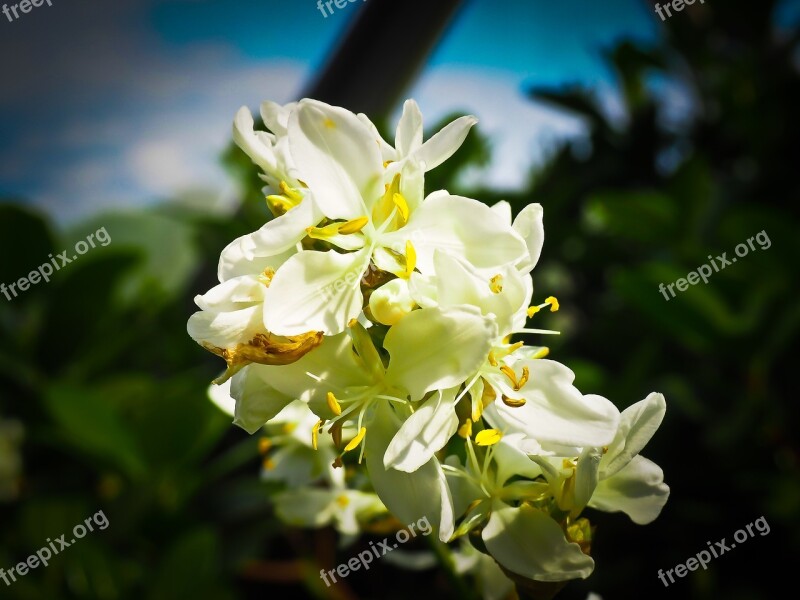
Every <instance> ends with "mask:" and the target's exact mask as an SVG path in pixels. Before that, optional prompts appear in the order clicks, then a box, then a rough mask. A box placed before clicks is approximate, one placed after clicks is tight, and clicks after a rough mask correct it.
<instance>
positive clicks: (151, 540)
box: [0, 0, 800, 600]
mask: <svg viewBox="0 0 800 600" xmlns="http://www.w3.org/2000/svg"><path fill="white" fill-rule="evenodd" d="M693 8H694V9H695V10H692V11H686V12H684V13H683V14H681V15H680V16H679V18H672V19H670V20H669V21H668V22H667V23H666V24H665V29H664V32H665V38H664V40H663V43H662V44H659V45H657V46H655V47H647V48H645V47H639V46H636V45H634V44H632V43H630V42H621V43H619V44H618V45H616V46H615V47H613V48H611V49H609V50H608V51H607V52H606V57H607V60H608V62H609V65H610V66H611V67H612V68H613V69H614V71H615V73H616V75H617V78H618V83H619V85H618V93H619V95H620V98H621V99H622V105H623V108H624V117H623V118H621V119H620V118H615V119H612V118H610V117H609V116H608V114H607V110H606V109H605V108H604V107H605V106H606V103H604V102H603V98H601V97H599V96H597V95H596V94H595V93H593V91H592V90H587V89H582V88H580V87H574V88H570V89H558V90H551V89H533V90H531V96H532V97H534V98H536V99H537V100H539V101H545V102H548V103H551V104H553V105H555V106H558V107H561V108H563V109H565V110H568V111H569V112H571V113H573V114H575V115H578V116H580V117H581V118H582V119H584V120H585V122H586V124H587V125H588V127H589V132H590V133H589V137H588V139H584V140H580V141H575V142H573V143H570V144H567V145H565V146H564V147H563V148H561V149H559V150H558V151H557V152H556V153H555V154H554V155H553V156H552V157H551V159H550V160H549V161H548V163H547V164H546V165H545V166H544V167H543V168H540V169H537V170H535V171H534V172H532V174H531V179H530V186H529V189H527V190H525V191H524V192H519V193H513V194H502V195H501V194H498V193H497V192H496V191H494V190H491V189H474V188H465V187H464V185H463V184H461V183H460V182H463V181H464V179H463V178H462V177H461V175H462V173H463V171H464V170H465V169H466V168H474V167H475V166H476V165H479V164H482V163H485V162H486V160H487V158H488V156H489V149H488V148H489V146H488V142H487V140H486V139H485V138H483V137H482V136H481V135H480V134H479V133H478V134H475V133H474V134H472V135H471V136H470V138H469V139H468V141H467V143H466V144H465V146H464V148H462V150H460V151H459V152H458V153H457V155H456V156H455V157H454V158H453V159H452V160H451V161H450V162H448V163H446V164H445V165H444V166H442V167H441V168H439V169H437V170H436V171H434V172H432V173H431V174H430V175H429V178H428V184H427V187H428V189H431V190H432V189H438V188H448V189H449V190H451V191H452V192H459V193H465V194H468V195H471V196H473V197H476V198H479V199H481V200H483V201H485V202H487V203H490V204H491V203H494V202H496V201H498V200H501V199H505V200H508V201H510V202H511V203H512V205H513V206H514V208H515V210H519V209H520V208H521V207H522V206H524V205H525V204H527V203H529V202H541V203H542V205H543V206H544V208H545V230H546V236H547V241H546V244H545V249H544V254H543V257H542V260H541V262H540V264H539V266H538V267H537V269H536V271H535V273H534V283H535V286H536V288H535V289H536V296H535V297H536V298H537V299H543V298H544V297H546V296H548V295H551V294H553V295H556V296H557V297H558V298H559V300H560V302H561V307H562V308H561V311H560V312H558V313H556V314H554V315H551V314H549V313H542V314H540V315H538V316H537V317H536V318H537V319H541V322H540V323H541V324H542V325H543V326H546V327H553V328H556V329H560V330H561V331H562V332H563V335H562V336H560V337H559V338H558V339H553V338H548V339H547V340H546V341H547V342H551V344H550V346H551V349H552V357H553V358H555V359H556V360H560V361H563V362H565V363H566V364H568V365H570V366H571V367H572V368H573V369H574V370H575V371H576V373H577V384H578V386H579V387H580V388H581V389H582V390H585V391H586V392H592V393H599V394H602V395H604V396H607V397H609V398H611V399H612V400H613V401H614V402H616V403H617V404H618V406H619V407H620V408H624V407H626V406H628V405H630V404H632V403H633V402H635V401H638V400H640V399H642V398H644V397H645V395H646V394H647V393H648V392H650V391H652V390H658V391H661V392H663V393H664V394H665V395H666V397H667V401H668V407H669V408H668V413H667V418H666V420H665V423H664V425H663V426H662V428H661V429H660V430H659V432H658V433H657V435H656V436H655V438H654V439H653V441H652V442H651V443H650V445H649V446H648V447H647V448H646V449H645V452H644V454H645V455H646V456H648V457H649V458H651V459H653V460H655V461H656V462H657V463H658V464H659V465H661V466H662V467H663V468H664V471H665V474H666V478H667V482H668V483H669V484H670V486H671V487H672V497H671V499H670V502H669V503H668V504H667V507H666V509H665V511H664V513H663V514H662V516H661V517H660V519H659V520H657V521H656V522H655V523H654V524H652V525H649V526H647V527H637V526H635V525H633V524H631V523H630V522H629V521H628V520H627V519H626V518H625V517H623V516H621V515H602V514H598V513H591V515H590V516H591V518H592V520H593V522H594V523H596V524H597V525H598V530H597V534H596V542H595V546H594V550H593V553H594V556H595V557H596V559H597V570H596V572H595V574H594V575H593V576H592V577H591V578H590V579H589V580H588V581H586V582H578V583H574V584H572V585H570V586H568V588H567V589H566V590H565V591H564V593H563V595H562V596H561V597H563V598H565V599H569V598H581V599H582V598H585V597H586V593H587V591H588V590H594V591H596V592H599V593H601V594H602V595H604V597H605V598H607V599H608V598H611V599H614V598H633V597H635V598H652V597H661V595H664V596H667V595H672V596H676V597H681V598H688V599H698V600H699V599H715V598H726V599H742V600H744V599H757V598H766V597H772V595H773V591H772V590H771V587H772V585H773V584H772V581H773V579H774V578H776V577H780V576H779V575H777V568H779V567H780V566H782V565H783V564H789V561H790V558H791V557H793V556H795V555H796V551H795V549H796V548H797V547H798V544H800V523H799V522H798V510H799V509H800V460H799V454H798V435H797V431H798V409H797V404H796V401H795V394H794V389H793V385H792V384H791V383H790V377H789V376H790V374H791V369H792V368H793V362H794V353H793V351H794V350H796V340H797V333H798V327H800V306H799V305H798V303H797V297H798V279H797V265H798V264H799V262H800V236H798V235H797V234H796V229H797V225H798V219H797V214H798V208H797V207H798V202H800V183H799V180H798V178H797V176H796V170H797V167H798V164H800V161H798V159H799V158H800V152H799V151H798V149H797V139H798V137H799V134H800V121H799V120H798V114H797V108H798V106H800V78H799V77H798V62H800V59H798V57H799V56H800V48H798V40H800V31H798V30H797V29H791V30H790V29H785V28H784V29H780V28H777V27H776V26H775V24H774V8H775V2H773V1H772V0H767V1H764V2H759V3H754V2H746V1H744V0H733V1H726V2H725V3H724V4H723V3H722V2H715V3H713V6H712V5H711V3H706V4H705V5H704V6H702V7H701V6H695V7H693ZM677 97H683V98H688V99H689V101H688V102H687V103H686V110H684V111H683V112H682V113H681V112H680V111H678V113H677V114H676V111H675V110H674V108H675V103H674V99H675V98H677ZM520 126H524V124H520ZM432 129H435V128H432ZM225 162H226V164H227V165H228V166H229V167H231V170H232V172H233V173H234V174H235V176H236V177H238V178H239V179H241V180H242V181H244V182H245V183H246V189H247V191H246V193H245V194H244V198H243V203H242V206H241V208H240V210H239V212H238V214H237V215H236V216H235V218H230V217H227V216H212V215H209V214H206V213H204V212H202V211H199V210H191V209H188V208H185V207H182V208H179V207H175V206H165V207H162V208H159V209H155V210H151V211H149V212H146V213H115V214H108V215H103V216H98V217H97V218H95V219H93V220H92V221H91V222H89V223H84V224H82V225H81V226H79V227H76V228H74V229H72V230H70V231H66V232H57V231H56V230H55V229H54V228H53V227H52V225H51V224H50V223H49V222H48V221H47V220H46V219H45V218H44V217H42V216H41V215H37V214H34V213H32V212H30V211H28V210H27V209H25V208H21V207H20V206H18V205H17V204H15V203H13V202H9V203H6V204H4V205H2V206H0V256H2V261H0V281H2V282H6V283H9V282H12V281H15V280H17V279H18V278H19V277H21V276H24V275H25V274H27V273H28V272H29V271H31V270H33V269H35V268H36V267H37V266H38V265H39V264H41V263H42V262H44V261H45V260H46V257H47V256H48V254H51V253H52V254H54V255H55V254H57V253H59V252H61V251H62V250H63V249H64V248H71V247H72V246H73V245H74V243H75V242H76V241H78V240H80V239H83V238H84V237H85V236H86V235H87V234H88V233H90V232H93V231H96V230H97V229H98V228H99V227H106V229H107V231H108V234H109V235H110V237H111V239H112V243H111V244H110V245H109V246H108V247H103V248H98V249H94V250H91V251H90V252H89V253H87V254H86V255H85V256H82V257H81V258H80V259H79V260H78V261H76V262H75V263H74V264H71V265H69V267H68V268H65V269H64V270H63V271H60V272H58V273H57V274H56V275H55V276H54V277H53V281H52V282H51V283H49V284H46V285H45V284H39V285H37V286H34V287H33V288H32V289H31V290H29V291H27V292H25V293H24V294H22V295H21V296H20V297H19V298H16V299H14V300H12V301H11V302H8V301H6V299H5V298H2V297H0V336H1V337H0V339H1V340H2V342H0V422H1V421H2V420H6V422H10V421H9V420H10V419H13V420H15V421H17V422H20V423H22V424H23V427H24V439H23V440H22V441H21V446H20V450H21V456H22V463H23V464H22V471H21V474H20V476H19V478H18V483H19V493H18V494H17V495H16V497H15V498H13V499H11V498H3V497H0V567H2V568H6V569H8V568H10V567H12V566H13V565H15V564H17V563H18V562H19V561H21V560H24V559H25V558H26V557H27V556H28V555H29V554H31V553H33V552H35V551H36V550H37V549H38V548H39V547H41V546H43V545H44V543H45V540H46V539H47V538H57V537H58V536H60V535H61V534H62V533H68V532H70V531H71V530H72V527H73V525H75V524H77V523H80V522H82V521H83V520H84V519H86V518H87V517H90V516H91V515H93V514H95V513H96V512H98V511H100V510H103V511H104V513H105V514H106V515H107V517H108V519H109V521H110V526H109V527H108V529H106V530H104V531H95V532H93V533H91V534H89V535H88V536H87V537H86V538H84V539H82V540H80V541H79V542H77V544H76V545H75V547H72V548H69V549H67V550H65V551H64V552H63V554H62V555H59V556H57V557H56V558H54V559H53V560H52V563H51V566H50V567H49V568H47V569H43V568H41V567H40V568H39V569H37V570H35V571H34V572H33V573H31V574H28V575H26V576H25V577H22V578H20V579H19V580H18V581H17V582H16V583H15V584H13V585H12V586H11V587H6V586H5V585H4V584H3V583H2V582H0V597H3V598H6V597H7V598H16V599H22V600H27V599H40V598H47V599H55V600H58V599H62V598H63V599H94V598H98V599H109V600H111V599H114V600H117V599H126V598H134V597H136V598H140V597H144V598H147V599H148V600H159V599H162V598H164V599H168V598H169V599H171V598H182V597H192V598H196V599H199V600H202V599H204V598H209V599H211V598H214V599H220V600H225V599H226V598H231V599H233V598H249V597H262V596H263V595H264V592H265V591H268V592H270V593H272V592H275V593H281V594H283V595H285V596H288V597H290V598H293V597H298V598H299V597H306V596H308V595H312V596H316V597H338V598H353V597H382V598H390V597H391V598H404V597H408V596H409V595H411V594H415V593H416V594H418V590H419V589H426V590H429V591H430V592H431V593H434V592H435V593H436V594H437V595H439V596H440V597H455V592H454V591H453V589H454V588H453V587H452V585H451V584H449V583H448V582H447V580H446V579H445V578H444V576H443V575H442V574H441V573H439V572H437V571H430V570H429V571H424V572H420V573H416V574H413V575H407V574H403V575H401V574H400V572H399V571H397V570H396V569H394V568H393V567H392V566H390V565H388V564H380V565H377V566H376V567H375V569H374V570H373V571H370V572H369V573H365V574H363V577H359V578H351V580H348V582H346V584H344V585H341V586H334V587H333V588H331V589H330V590H325V589H324V588H322V587H321V585H320V584H319V580H318V578H317V576H316V572H318V569H319V565H320V564H330V565H333V564H336V562H338V560H337V559H336V554H335V552H336V550H335V548H334V537H333V536H332V533H331V532H330V531H322V532H317V533H308V532H300V531H296V530H286V529H284V528H282V527H281V526H280V525H278V524H277V523H276V521H275V520H274V518H273V517H272V515H271V510H270V506H269V500H268V496H269V491H270V488H269V486H268V485H267V484H265V483H263V482H260V481H259V480H258V465H259V458H258V451H257V438H255V437H252V438H251V437H248V436H246V435H245V434H244V433H243V432H240V431H238V430H237V429H236V428H234V427H232V426H231V425H230V419H229V418H227V417H226V416H225V415H223V414H222V413H221V412H219V411H218V410H217V409H216V408H215V407H214V406H213V405H212V404H211V403H210V402H209V401H208V400H207V397H206V388H207V384H208V382H209V381H210V380H211V379H212V378H213V377H214V376H216V375H217V374H218V371H219V370H220V366H221V365H220V364H219V362H218V361H217V360H216V359H215V358H214V357H212V356H210V355H207V353H205V352H204V351H203V350H202V349H200V348H199V347H197V346H196V345H195V344H194V342H192V340H191V339H190V338H189V337H188V336H187V335H186V331H185V322H186V319H187V317H188V315H189V314H190V313H191V312H192V310H193V306H192V303H191V298H192V296H193V295H194V294H195V293H199V292H202V291H204V290H205V289H207V288H208V287H210V285H212V284H213V281H214V271H215V266H216V260H217V257H218V254H219V251H220V250H221V249H222V248H223V247H224V246H225V245H226V244H227V242H228V241H230V240H231V239H233V238H234V237H237V236H238V235H241V234H244V233H246V232H249V231H251V230H254V229H255V228H257V227H258V226H260V225H261V224H262V223H263V220H264V218H265V215H266V210H265V207H264V205H263V198H262V196H261V194H260V190H259V182H258V179H257V178H256V175H255V171H254V168H253V166H252V165H251V164H250V163H249V160H248V159H247V158H246V157H244V155H243V154H242V153H240V152H239V151H238V150H235V149H233V148H232V149H231V150H230V151H229V152H228V153H227V154H226V157H225ZM761 231H764V232H766V234H767V235H768V237H769V239H770V242H771V247H770V248H769V249H765V250H761V249H760V248H759V247H758V246H756V250H754V251H751V252H750V253H749V254H748V255H747V256H746V257H743V258H741V259H739V260H738V261H737V262H736V263H735V264H732V265H730V266H729V267H727V268H726V269H725V270H723V271H721V272H719V273H715V274H714V275H712V277H711V279H710V281H709V283H708V284H707V285H702V284H700V285H697V286H692V287H691V288H690V289H688V290H687V291H685V292H683V293H680V294H678V296H677V297H676V298H674V299H671V300H669V301H666V300H665V299H664V297H663V296H662V295H661V293H660V292H659V289H658V286H659V284H660V283H664V284H669V283H672V282H674V281H675V280H677V279H678V278H681V277H685V276H686V274H687V273H688V272H690V271H692V270H695V269H697V268H698V267H699V266H701V265H702V264H704V263H707V262H708V256H709V255H712V256H717V255H719V254H721V253H723V252H727V253H728V256H729V258H730V257H731V256H733V251H734V247H735V246H736V245H737V244H739V243H742V242H746V240H747V239H748V238H751V237H753V236H755V235H757V234H758V233H759V232H761ZM537 341H539V340H537ZM10 430H11V429H10V428H6V429H3V428H0V435H3V433H2V432H4V431H10ZM8 447H11V446H8V445H6V446H3V444H0V452H8V450H7V448H8ZM4 448H6V450H4ZM2 458H3V457H1V456H0V459H2ZM0 464H2V460H0ZM4 472H5V471H2V470H0V476H2V475H3V473H4ZM2 489H3V487H2V486H0V490H2ZM762 515H763V516H765V517H766V519H767V521H768V522H769V524H770V525H771V532H770V534H769V535H768V536H766V537H763V538H762V537H760V536H759V537H756V538H755V539H753V540H751V541H749V542H748V543H747V544H743V545H742V546H741V547H740V548H737V549H735V550H734V551H732V552H731V553H730V554H726V555H725V556H724V557H721V558H719V559H718V560H715V561H714V562H712V563H711V564H710V565H709V569H708V570H707V571H699V572H695V573H690V575H689V576H688V577H686V578H685V579H682V580H679V581H678V583H676V584H674V585H673V586H671V587H670V588H669V589H664V587H663V585H662V584H661V583H660V581H659V580H658V579H657V575H656V573H657V571H658V569H669V568H673V567H674V566H675V565H676V564H678V563H679V562H684V561H685V560H686V559H687V558H689V557H690V556H692V555H694V554H695V553H696V552H698V551H700V550H702V549H703V548H705V547H706V541H707V540H711V541H714V540H719V539H721V538H723V537H727V538H728V539H730V538H731V537H732V535H733V532H734V531H736V530H737V529H739V528H740V527H744V526H745V525H746V524H748V523H751V522H753V521H754V520H755V519H756V518H758V517H760V516H762ZM67 539H69V536H68V538H67ZM351 554H352V552H349V551H347V550H344V551H342V554H340V556H339V558H340V559H341V558H347V557H348V556H350V555H351ZM387 578H390V579H391V581H392V585H391V589H389V590H387V585H386V581H387ZM304 582H305V586H304ZM351 586H352V587H351ZM632 590H635V591H632ZM325 594H329V596H325Z"/></svg>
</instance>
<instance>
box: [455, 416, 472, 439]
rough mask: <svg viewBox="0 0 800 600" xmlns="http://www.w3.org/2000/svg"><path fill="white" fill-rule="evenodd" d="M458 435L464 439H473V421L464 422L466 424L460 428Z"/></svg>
mask: <svg viewBox="0 0 800 600" xmlns="http://www.w3.org/2000/svg"><path fill="white" fill-rule="evenodd" d="M458 435H460V436H461V437H462V438H464V439H467V438H470V437H472V420H470V419H467V420H466V421H464V424H463V425H462V426H461V427H459V428H458Z"/></svg>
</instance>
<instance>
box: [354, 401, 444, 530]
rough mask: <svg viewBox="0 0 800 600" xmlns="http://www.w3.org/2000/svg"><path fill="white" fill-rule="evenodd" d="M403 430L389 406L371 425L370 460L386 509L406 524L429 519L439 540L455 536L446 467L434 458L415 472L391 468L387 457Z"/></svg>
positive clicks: (385, 405) (371, 473) (384, 406)
mask: <svg viewBox="0 0 800 600" xmlns="http://www.w3.org/2000/svg"><path fill="white" fill-rule="evenodd" d="M399 429H400V421H399V419H398V418H397V417H396V416H395V414H394V411H393V410H392V408H391V407H390V406H388V403H381V404H379V405H378V406H377V408H376V410H375V414H374V417H373V419H372V421H371V422H369V423H368V425H367V437H366V442H365V443H366V444H367V447H366V453H365V456H366V461H367V470H368V471H369V477H370V481H371V483H372V486H373V487H374V488H375V492H376V493H377V494H378V496H379V497H380V499H381V500H382V501H383V503H384V504H385V505H386V507H387V508H388V509H389V510H390V511H391V512H392V513H393V514H394V516H395V517H397V518H398V519H399V520H400V521H401V522H402V523H411V522H414V521H417V520H419V519H422V518H425V517H427V518H428V519H429V522H430V523H431V524H432V525H433V526H434V527H436V528H437V529H438V530H439V539H441V540H443V541H447V540H449V539H450V537H451V536H452V535H453V530H454V525H455V524H454V515H453V501H452V498H451V497H450V490H449V488H448V486H447V480H446V479H445V476H444V472H443V471H442V467H441V465H440V464H439V461H438V460H437V459H436V458H432V459H431V460H430V461H428V462H427V463H426V464H424V465H422V466H421V467H420V468H419V469H417V470H416V471H414V472H413V473H404V472H402V471H398V470H396V469H387V468H386V467H384V465H383V456H384V455H385V454H386V449H387V448H388V446H389V443H390V441H391V440H392V438H393V437H394V436H395V434H396V433H397V431H398V430H399Z"/></svg>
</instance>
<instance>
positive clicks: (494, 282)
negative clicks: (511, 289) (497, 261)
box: [489, 274, 503, 294]
mask: <svg viewBox="0 0 800 600" xmlns="http://www.w3.org/2000/svg"><path fill="white" fill-rule="evenodd" d="M489 289H490V290H492V293H493V294H499V293H500V292H502V291H503V276H502V275H500V274H498V275H495V276H494V277H492V278H491V279H490V280H489Z"/></svg>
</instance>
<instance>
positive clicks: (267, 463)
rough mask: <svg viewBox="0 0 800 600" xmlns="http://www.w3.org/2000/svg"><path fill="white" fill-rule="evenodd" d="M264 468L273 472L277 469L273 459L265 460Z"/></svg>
mask: <svg viewBox="0 0 800 600" xmlns="http://www.w3.org/2000/svg"><path fill="white" fill-rule="evenodd" d="M262 466H263V467H264V470H266V471H272V470H273V469H274V468H275V461H274V460H272V459H271V458H265V459H264V462H263V463H262Z"/></svg>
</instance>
